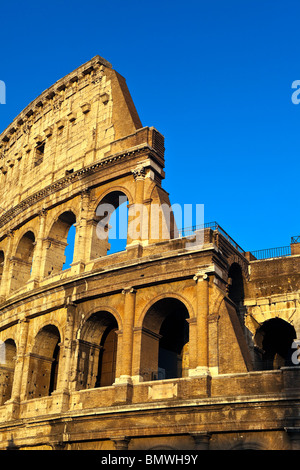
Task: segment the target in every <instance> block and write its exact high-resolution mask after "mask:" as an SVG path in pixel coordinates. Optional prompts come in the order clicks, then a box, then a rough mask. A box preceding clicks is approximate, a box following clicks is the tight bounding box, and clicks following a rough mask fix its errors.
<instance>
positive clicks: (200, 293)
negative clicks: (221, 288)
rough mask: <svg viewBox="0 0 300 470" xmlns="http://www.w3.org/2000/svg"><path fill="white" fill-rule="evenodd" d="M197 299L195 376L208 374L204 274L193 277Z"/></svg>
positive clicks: (205, 281) (207, 299)
mask: <svg viewBox="0 0 300 470" xmlns="http://www.w3.org/2000/svg"><path fill="white" fill-rule="evenodd" d="M194 280H195V282H196V298H197V301H196V302H197V367H196V371H197V373H196V375H199V373H200V374H209V368H208V367H209V363H208V311H209V277H208V275H207V274H206V273H205V272H199V273H197V274H196V275H195V276H194Z"/></svg>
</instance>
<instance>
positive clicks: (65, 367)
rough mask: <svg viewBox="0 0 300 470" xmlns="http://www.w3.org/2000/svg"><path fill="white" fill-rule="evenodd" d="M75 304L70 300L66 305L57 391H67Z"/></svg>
mask: <svg viewBox="0 0 300 470" xmlns="http://www.w3.org/2000/svg"><path fill="white" fill-rule="evenodd" d="M76 308H77V306H76V305H75V304H74V303H72V302H70V303H69V304H67V305H66V327H65V338H64V343H63V344H62V346H61V348H60V353H61V354H60V359H59V369H58V372H59V377H58V384H57V391H58V392H64V393H69V381H70V375H71V359H72V345H73V331H74V325H75V316H76Z"/></svg>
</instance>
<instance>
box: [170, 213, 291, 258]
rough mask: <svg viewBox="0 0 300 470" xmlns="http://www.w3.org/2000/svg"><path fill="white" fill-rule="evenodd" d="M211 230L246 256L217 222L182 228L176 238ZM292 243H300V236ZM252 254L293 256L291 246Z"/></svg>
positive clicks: (265, 256) (256, 255) (266, 256)
mask: <svg viewBox="0 0 300 470" xmlns="http://www.w3.org/2000/svg"><path fill="white" fill-rule="evenodd" d="M206 228H210V229H212V230H216V231H217V232H219V233H220V234H221V235H223V237H225V238H226V239H227V240H228V241H229V243H230V244H231V245H232V246H233V247H234V248H235V249H236V250H238V251H239V252H240V253H241V254H242V255H243V256H245V253H246V252H245V251H244V250H243V249H242V248H241V247H240V245H238V244H237V243H236V242H235V241H234V240H233V238H231V236H230V235H228V233H227V232H225V230H224V229H223V228H222V227H221V226H220V225H219V224H218V223H217V222H208V223H206V224H203V225H193V226H192V227H187V228H182V229H180V230H178V235H177V237H176V238H182V237H189V236H191V235H193V234H194V233H195V232H196V231H197V230H203V229H206ZM291 243H292V244H293V243H300V235H298V236H296V237H291ZM251 254H252V255H253V256H254V257H255V258H256V259H257V260H262V259H269V258H282V257H286V256H291V246H290V245H288V246H280V247H276V248H266V249H264V250H256V251H251Z"/></svg>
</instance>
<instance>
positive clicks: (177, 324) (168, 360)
mask: <svg viewBox="0 0 300 470" xmlns="http://www.w3.org/2000/svg"><path fill="white" fill-rule="evenodd" d="M188 318H189V314H188V310H187V308H186V306H185V305H184V304H183V303H182V302H181V301H179V300H178V299H174V298H166V299H161V300H159V301H158V302H156V303H155V304H154V305H152V307H151V308H150V309H149V311H148V313H147V315H146V317H145V322H144V325H145V327H146V328H148V329H149V330H150V331H153V332H154V333H156V334H158V337H159V344H158V377H157V378H158V379H171V378H176V377H182V376H183V375H185V371H184V369H185V367H184V359H183V356H184V355H185V357H186V354H188V353H187V350H186V347H187V344H188V341H189V325H188V322H187V321H186V320H187V319H188Z"/></svg>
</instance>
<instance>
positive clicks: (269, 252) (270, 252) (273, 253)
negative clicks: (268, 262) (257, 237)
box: [251, 245, 291, 259]
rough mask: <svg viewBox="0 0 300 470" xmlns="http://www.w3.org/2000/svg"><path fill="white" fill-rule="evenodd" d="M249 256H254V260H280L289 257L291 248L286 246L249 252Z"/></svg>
mask: <svg viewBox="0 0 300 470" xmlns="http://www.w3.org/2000/svg"><path fill="white" fill-rule="evenodd" d="M251 254H252V255H253V256H255V258H256V259H268V258H281V257H285V256H290V255H291V247H290V245H288V246H280V247H277V248H266V249H265V250H257V251H251Z"/></svg>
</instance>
